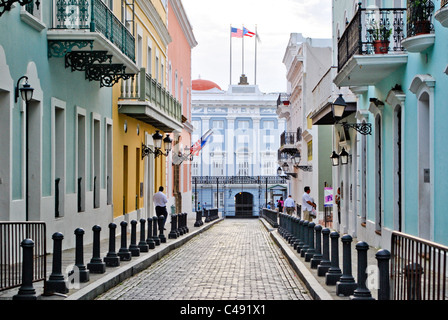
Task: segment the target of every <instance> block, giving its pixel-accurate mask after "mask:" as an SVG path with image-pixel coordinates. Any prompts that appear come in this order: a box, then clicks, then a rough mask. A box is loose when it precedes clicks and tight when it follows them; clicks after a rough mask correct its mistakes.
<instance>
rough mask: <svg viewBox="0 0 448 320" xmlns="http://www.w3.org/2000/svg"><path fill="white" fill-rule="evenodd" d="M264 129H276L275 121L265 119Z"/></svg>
mask: <svg viewBox="0 0 448 320" xmlns="http://www.w3.org/2000/svg"><path fill="white" fill-rule="evenodd" d="M263 129H274V121H273V120H266V121H263Z"/></svg>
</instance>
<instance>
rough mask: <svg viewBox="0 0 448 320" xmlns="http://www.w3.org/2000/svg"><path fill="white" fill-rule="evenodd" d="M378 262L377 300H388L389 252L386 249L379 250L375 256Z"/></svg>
mask: <svg viewBox="0 0 448 320" xmlns="http://www.w3.org/2000/svg"><path fill="white" fill-rule="evenodd" d="M375 258H376V260H377V261H378V270H379V277H380V279H379V285H380V287H379V288H378V300H390V283H389V260H390V252H389V251H388V250H386V249H382V250H379V251H378V252H377V253H376V254H375Z"/></svg>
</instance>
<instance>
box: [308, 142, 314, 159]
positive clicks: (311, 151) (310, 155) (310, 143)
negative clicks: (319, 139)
mask: <svg viewBox="0 0 448 320" xmlns="http://www.w3.org/2000/svg"><path fill="white" fill-rule="evenodd" d="M307 146H308V161H312V160H313V140H311V141H310V142H308V144H307Z"/></svg>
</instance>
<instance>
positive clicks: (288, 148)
mask: <svg viewBox="0 0 448 320" xmlns="http://www.w3.org/2000/svg"><path fill="white" fill-rule="evenodd" d="M298 141H299V140H298V139H297V132H288V131H284V132H283V133H282V134H281V135H280V148H279V149H278V150H279V151H280V152H284V153H287V154H290V155H293V154H295V153H296V152H297V151H298V149H297V146H296V143H297V142H298Z"/></svg>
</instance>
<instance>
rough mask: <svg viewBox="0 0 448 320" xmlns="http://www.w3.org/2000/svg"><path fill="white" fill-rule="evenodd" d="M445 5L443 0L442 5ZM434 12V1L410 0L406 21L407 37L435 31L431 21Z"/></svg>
mask: <svg viewBox="0 0 448 320" xmlns="http://www.w3.org/2000/svg"><path fill="white" fill-rule="evenodd" d="M443 6H444V4H443V2H442V4H441V7H443ZM433 12H434V3H433V2H432V1H431V0H409V1H408V8H407V23H406V32H407V37H413V36H416V35H419V34H424V33H430V32H431V31H434V25H433V24H432V22H431V21H432V14H433Z"/></svg>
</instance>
